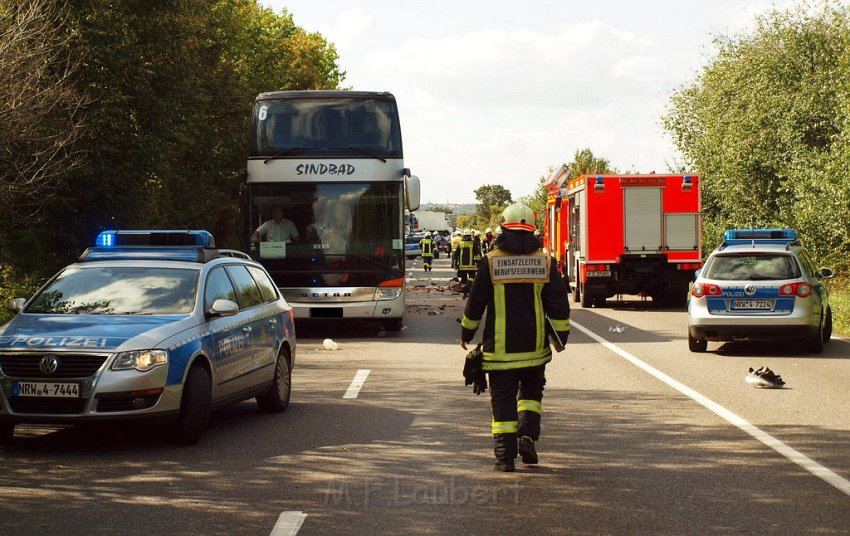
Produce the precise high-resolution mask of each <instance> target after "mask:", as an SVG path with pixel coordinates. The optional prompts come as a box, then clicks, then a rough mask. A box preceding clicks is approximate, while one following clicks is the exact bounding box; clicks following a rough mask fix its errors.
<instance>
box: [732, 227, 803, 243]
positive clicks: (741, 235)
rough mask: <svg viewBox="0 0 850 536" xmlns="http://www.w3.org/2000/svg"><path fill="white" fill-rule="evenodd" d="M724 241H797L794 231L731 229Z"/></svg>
mask: <svg viewBox="0 0 850 536" xmlns="http://www.w3.org/2000/svg"><path fill="white" fill-rule="evenodd" d="M723 240H785V241H791V240H797V231H795V230H794V229H729V230H727V231H726V232H725V233H723Z"/></svg>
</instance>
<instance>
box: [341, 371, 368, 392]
mask: <svg viewBox="0 0 850 536" xmlns="http://www.w3.org/2000/svg"><path fill="white" fill-rule="evenodd" d="M370 372H372V371H371V370H369V369H360V370H358V371H357V374H355V375H354V379H353V380H351V385H349V386H348V390H347V391H346V392H345V394H344V395H342V398H357V395H359V394H360V388H361V387H363V384H364V383H366V378H368V377H369V373H370Z"/></svg>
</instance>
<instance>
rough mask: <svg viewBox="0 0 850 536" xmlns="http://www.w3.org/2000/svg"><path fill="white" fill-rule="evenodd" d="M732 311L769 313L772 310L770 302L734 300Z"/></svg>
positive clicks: (771, 302)
mask: <svg viewBox="0 0 850 536" xmlns="http://www.w3.org/2000/svg"><path fill="white" fill-rule="evenodd" d="M732 309H735V310H737V311H740V310H743V311H747V310H749V311H770V310H771V309H773V301H772V300H734V301H733V302H732Z"/></svg>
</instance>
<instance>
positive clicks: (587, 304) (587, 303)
mask: <svg viewBox="0 0 850 536" xmlns="http://www.w3.org/2000/svg"><path fill="white" fill-rule="evenodd" d="M581 290H582V291H581V306H582V307H584V308H585V309H590V308H591V307H592V306H593V301H594V300H595V297H594V296H593V294H588V293H587V290H586V289H581Z"/></svg>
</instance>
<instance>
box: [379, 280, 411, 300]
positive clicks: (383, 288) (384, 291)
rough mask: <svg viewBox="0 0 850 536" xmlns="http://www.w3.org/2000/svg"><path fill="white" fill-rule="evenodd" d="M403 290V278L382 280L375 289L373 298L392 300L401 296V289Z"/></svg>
mask: <svg viewBox="0 0 850 536" xmlns="http://www.w3.org/2000/svg"><path fill="white" fill-rule="evenodd" d="M402 290H404V278H403V277H398V278H396V279H390V280H387V281H384V282H383V283H381V284H380V285H378V288H377V289H375V300H376V301H382V300H394V299H396V298H398V297H399V296H401V291H402Z"/></svg>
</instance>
